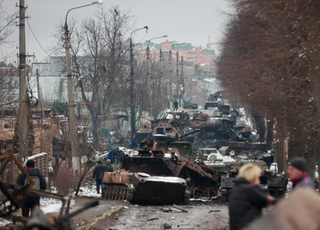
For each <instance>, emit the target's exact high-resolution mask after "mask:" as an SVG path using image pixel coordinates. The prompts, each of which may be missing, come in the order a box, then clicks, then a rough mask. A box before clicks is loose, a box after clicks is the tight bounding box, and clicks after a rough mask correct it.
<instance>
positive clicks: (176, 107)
mask: <svg viewBox="0 0 320 230" xmlns="http://www.w3.org/2000/svg"><path fill="white" fill-rule="evenodd" d="M173 104H174V110H173V111H177V110H178V107H179V102H178V101H177V100H175V102H174V103H173Z"/></svg>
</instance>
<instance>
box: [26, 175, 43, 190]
mask: <svg viewBox="0 0 320 230" xmlns="http://www.w3.org/2000/svg"><path fill="white" fill-rule="evenodd" d="M30 177H31V179H32V180H33V181H34V186H33V187H32V189H37V190H39V189H40V179H39V177H37V176H30ZM29 184H30V181H29V179H28V177H26V179H25V180H24V186H27V185H29Z"/></svg>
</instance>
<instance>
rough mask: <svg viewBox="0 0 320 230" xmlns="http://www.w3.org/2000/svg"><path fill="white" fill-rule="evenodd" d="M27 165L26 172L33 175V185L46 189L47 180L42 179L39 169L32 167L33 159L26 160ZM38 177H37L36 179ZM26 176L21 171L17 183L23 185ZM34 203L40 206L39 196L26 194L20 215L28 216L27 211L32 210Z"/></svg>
mask: <svg viewBox="0 0 320 230" xmlns="http://www.w3.org/2000/svg"><path fill="white" fill-rule="evenodd" d="M26 167H27V173H28V174H29V176H31V177H33V178H34V179H33V180H34V182H35V185H34V188H37V187H38V188H39V189H41V190H46V188H47V182H46V180H45V179H44V177H43V175H42V174H41V172H40V170H39V169H35V168H34V161H33V160H28V161H27V163H26ZM37 178H38V179H37ZM26 179H27V176H26V175H25V174H24V173H21V174H20V176H19V178H18V181H17V184H18V185H22V186H25V185H26V183H28V182H26V181H27V180H26ZM36 205H39V206H40V196H28V197H27V199H26V201H25V202H24V204H23V206H22V216H24V217H29V212H30V210H32V209H33V208H34V207H35V206H36Z"/></svg>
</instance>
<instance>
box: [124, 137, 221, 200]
mask: <svg viewBox="0 0 320 230" xmlns="http://www.w3.org/2000/svg"><path fill="white" fill-rule="evenodd" d="M190 134H191V133H190ZM187 135H189V134H187ZM181 137H183V136H181ZM140 147H141V149H140V150H139V154H138V155H134V156H126V157H125V158H124V159H123V162H122V169H125V170H128V171H130V172H144V173H147V174H150V175H157V176H173V177H179V178H183V179H186V180H187V185H188V190H189V192H190V194H191V197H195V196H207V197H211V196H216V195H217V191H218V189H219V183H218V181H217V179H218V177H217V174H216V173H215V172H214V171H213V170H211V169H210V168H209V167H208V166H205V165H200V164H198V163H197V162H196V161H193V160H191V159H189V158H187V157H185V156H184V155H183V152H180V151H179V150H178V148H175V147H174V139H170V140H163V139H161V138H160V137H159V136H158V137H157V140H156V138H147V139H145V140H144V141H142V142H141V143H140ZM180 149H181V146H180Z"/></svg>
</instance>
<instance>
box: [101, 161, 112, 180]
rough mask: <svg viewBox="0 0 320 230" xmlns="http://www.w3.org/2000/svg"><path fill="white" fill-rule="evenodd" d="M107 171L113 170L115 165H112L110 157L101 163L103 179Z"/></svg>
mask: <svg viewBox="0 0 320 230" xmlns="http://www.w3.org/2000/svg"><path fill="white" fill-rule="evenodd" d="M105 172H113V167H112V165H111V160H110V159H107V161H106V163H105V164H102V165H101V173H102V177H101V179H103V175H104V173H105Z"/></svg>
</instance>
